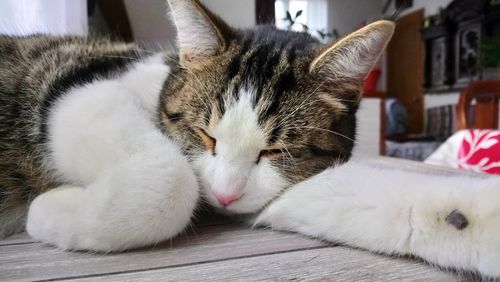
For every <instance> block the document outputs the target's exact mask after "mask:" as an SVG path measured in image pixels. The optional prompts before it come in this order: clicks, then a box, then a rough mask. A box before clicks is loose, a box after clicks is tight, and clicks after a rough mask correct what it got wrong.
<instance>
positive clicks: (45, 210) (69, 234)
mask: <svg viewBox="0 0 500 282" xmlns="http://www.w3.org/2000/svg"><path fill="white" fill-rule="evenodd" d="M82 197H84V193H83V188H79V187H60V188H57V189H54V190H51V191H49V192H46V193H44V194H42V195H40V196H38V197H37V198H35V200H34V201H33V202H32V203H31V205H30V208H29V212H28V220H27V223H26V230H27V231H28V233H29V234H30V235H31V237H33V238H34V239H36V240H39V241H41V242H44V243H49V244H52V245H56V246H57V247H59V248H61V249H72V248H74V247H75V238H74V236H73V231H74V229H75V227H74V224H75V222H74V220H73V219H74V217H75V214H76V212H77V210H78V209H79V207H80V201H82V200H83V199H82Z"/></svg>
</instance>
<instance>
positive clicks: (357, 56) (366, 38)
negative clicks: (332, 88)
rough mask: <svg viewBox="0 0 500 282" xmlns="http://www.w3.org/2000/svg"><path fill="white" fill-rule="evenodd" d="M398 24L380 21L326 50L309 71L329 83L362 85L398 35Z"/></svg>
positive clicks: (313, 62)
mask: <svg viewBox="0 0 500 282" xmlns="http://www.w3.org/2000/svg"><path fill="white" fill-rule="evenodd" d="M394 27H395V25H394V23H393V22H390V21H377V22H375V23H372V24H370V25H368V26H366V27H364V28H362V29H360V30H358V31H355V32H353V33H352V34H350V35H348V36H346V37H345V38H343V39H341V40H340V41H338V42H336V43H334V44H333V45H332V46H330V47H329V48H327V49H326V50H323V51H322V52H321V53H320V54H319V55H318V56H317V57H316V58H315V59H314V60H313V61H312V63H311V65H310V67H309V71H310V72H311V73H312V74H314V75H319V76H321V77H324V78H325V79H331V80H338V79H348V80H354V81H359V83H362V81H363V79H364V78H365V77H366V76H367V75H368V73H369V72H370V71H371V69H372V68H373V67H374V66H375V64H376V63H377V61H378V59H379V57H380V55H381V54H382V52H383V51H384V49H385V47H386V46H387V44H388V43H389V40H390V39H391V37H392V34H393V33H394Z"/></svg>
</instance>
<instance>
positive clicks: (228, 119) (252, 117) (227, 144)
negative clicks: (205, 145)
mask: <svg viewBox="0 0 500 282" xmlns="http://www.w3.org/2000/svg"><path fill="white" fill-rule="evenodd" d="M253 93H254V92H253V90H242V91H240V98H239V99H238V100H237V101H235V102H234V103H232V105H230V107H229V109H228V110H227V111H226V112H225V113H224V115H223V116H222V119H221V120H220V121H219V123H218V124H217V125H216V127H215V128H214V129H213V137H214V138H215V139H217V148H216V152H217V154H220V155H221V156H223V157H224V158H226V159H227V161H229V162H238V163H241V162H253V161H255V160H256V158H257V156H258V155H259V152H260V150H262V149H264V148H265V146H266V137H265V134H264V132H263V131H262V129H261V128H260V126H259V124H258V116H257V113H256V112H255V111H254V109H253V107H252V100H253V95H254V94H253Z"/></svg>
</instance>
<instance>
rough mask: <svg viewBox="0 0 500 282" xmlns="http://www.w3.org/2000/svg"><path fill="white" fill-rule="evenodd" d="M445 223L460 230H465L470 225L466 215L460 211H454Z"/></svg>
mask: <svg viewBox="0 0 500 282" xmlns="http://www.w3.org/2000/svg"><path fill="white" fill-rule="evenodd" d="M445 221H446V223H448V224H450V225H453V226H454V227H455V228H456V229H458V230H464V229H465V228H466V227H467V226H468V225H469V221H468V220H467V218H466V217H465V215H463V214H462V213H461V212H460V211H458V210H453V211H452V212H451V213H450V214H449V215H448V216H447V217H446V218H445Z"/></svg>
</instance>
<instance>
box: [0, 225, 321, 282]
mask: <svg viewBox="0 0 500 282" xmlns="http://www.w3.org/2000/svg"><path fill="white" fill-rule="evenodd" d="M191 233H192V232H191ZM197 233H198V234H196V235H193V234H191V235H184V236H180V238H178V239H174V240H173V241H172V243H169V242H167V243H164V244H160V245H158V246H156V247H155V248H145V249H142V250H137V251H130V252H125V253H118V254H109V255H104V254H90V253H75V252H74V253H70V252H64V251H60V250H57V249H55V248H53V247H50V246H44V245H42V244H38V243H35V244H24V245H7V246H1V247H0V281H6V280H7V281H12V280H14V281H16V280H24V281H26V280H41V279H56V278H65V277H75V276H76V277H78V276H82V275H96V274H106V273H115V272H123V271H137V270H144V269H151V268H160V267H172V266H176V265H185V264H193V263H200V262H206V261H214V260H227V259H231V258H236V257H246V256H253V255H262V254H266V253H274V252H283V251H290V250H297V249H306V248H316V247H322V246H325V243H322V242H320V241H319V240H312V239H308V238H305V237H302V236H300V235H295V234H290V233H281V232H272V231H269V230H263V229H258V230H250V229H248V228H247V227H245V226H242V225H237V226H227V225H226V226H220V225H219V226H208V227H205V228H203V229H200V230H198V231H197Z"/></svg>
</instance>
